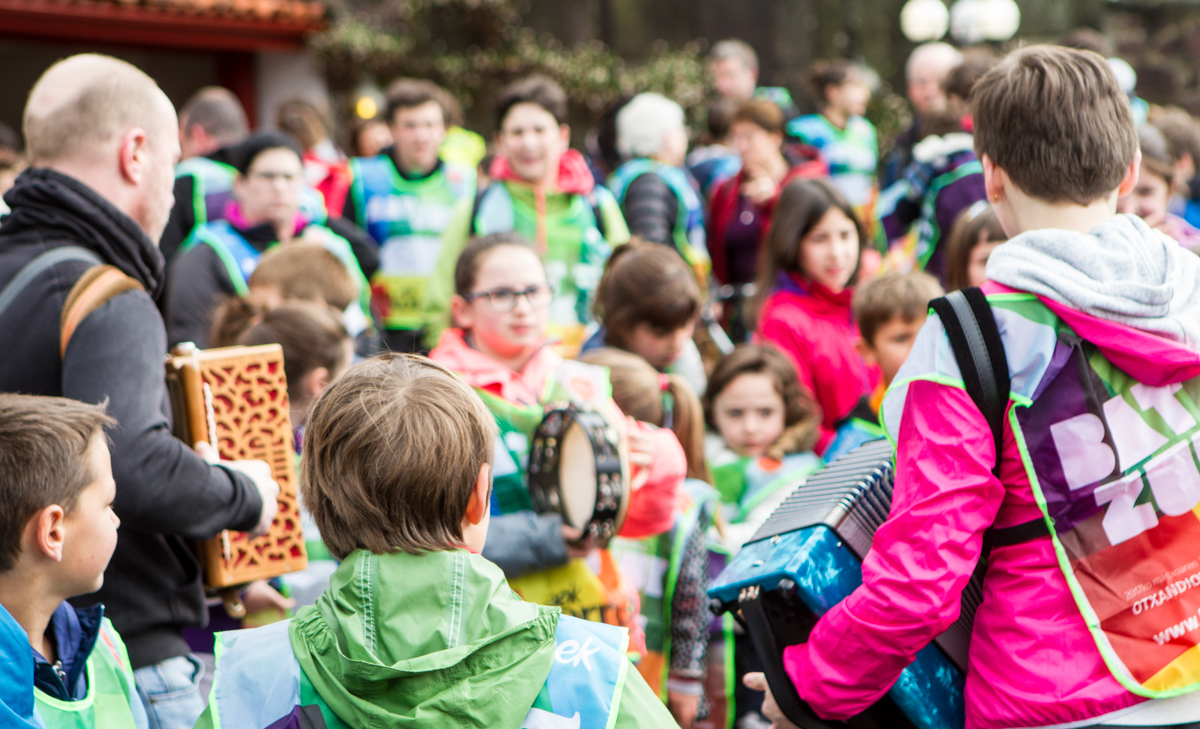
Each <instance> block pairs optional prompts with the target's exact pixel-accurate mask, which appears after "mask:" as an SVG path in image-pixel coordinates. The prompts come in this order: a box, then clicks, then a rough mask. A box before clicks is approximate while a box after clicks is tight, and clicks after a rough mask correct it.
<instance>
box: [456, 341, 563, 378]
mask: <svg viewBox="0 0 1200 729" xmlns="http://www.w3.org/2000/svg"><path fill="white" fill-rule="evenodd" d="M466 341H467V345H468V346H470V347H471V349H474V350H475V351H476V352H480V353H481V354H486V355H487V356H488V357H490V358H491V359H493V360H495V361H496V362H498V363H500V364H502V365H504V366H505V367H507V368H508V369H510V370H512V371H513V372H516V373H517V374H521V372H523V371H524V370H525V366H526V365H528V364H529V362H530V361H531V360H532V359H533V357H534V355H536V354H537V353H538V352H539V351H541V349H542V347H541V346H539V347H536V348H535V349H533V350H532V351H526V350H522V351H521V353H520V354H517V355H513V356H511V357H505V356H504V355H502V354H500V353H498V352H494V351H492V350H491V349H490V348H489V347H487V346H486V345H484V344H483V343H482V342H480V340H479V339H477V338H476V337H475V336H473V335H472V334H471V333H470V332H467V334H466ZM542 346H545V345H542Z"/></svg>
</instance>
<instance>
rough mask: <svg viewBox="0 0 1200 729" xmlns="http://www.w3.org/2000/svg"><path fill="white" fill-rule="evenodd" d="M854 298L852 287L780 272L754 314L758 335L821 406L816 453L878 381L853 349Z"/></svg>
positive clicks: (855, 331) (855, 335)
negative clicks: (776, 350)
mask: <svg viewBox="0 0 1200 729" xmlns="http://www.w3.org/2000/svg"><path fill="white" fill-rule="evenodd" d="M853 297H854V289H852V288H847V289H845V290H843V291H842V292H841V293H837V294H835V293H833V292H832V291H830V290H829V289H827V288H825V287H824V286H821V285H820V284H815V283H811V282H807V281H804V280H803V279H801V278H800V277H799V276H797V275H795V274H780V277H779V283H778V285H777V286H776V287H775V291H774V292H773V293H772V294H771V295H770V297H768V298H767V300H766V302H765V303H764V304H763V307H762V311H761V312H760V313H759V317H758V339H759V340H760V341H767V342H770V343H772V344H774V345H775V346H777V347H779V349H780V350H782V351H783V352H784V353H785V354H787V355H788V356H789V357H790V358H791V359H792V362H793V363H794V364H795V365H796V373H797V374H798V375H799V377H800V385H801V386H802V387H803V388H804V389H805V390H806V391H807V392H808V394H809V395H810V396H811V397H812V398H813V399H814V400H815V401H816V403H817V404H818V405H820V406H821V438H820V440H818V441H817V447H816V448H815V450H816V452H817V453H824V452H825V448H826V447H828V445H829V443H830V442H832V440H833V437H834V434H835V433H836V431H837V428H836V427H835V426H836V424H837V422H838V421H839V420H841V419H842V418H844V417H846V416H847V415H848V414H849V413H850V411H851V410H853V409H854V406H855V404H857V403H858V400H859V398H861V397H862V396H863V395H868V394H870V393H871V391H872V390H874V389H875V387H876V386H877V385H878V384H879V379H880V375H879V368H878V367H870V368H868V367H867V365H866V364H865V363H864V362H863V359H862V356H861V355H860V354H859V353H858V350H857V349H856V348H855V343H856V342H857V341H858V325H857V324H855V323H854V312H853V310H852V309H851V308H850V301H851V299H853Z"/></svg>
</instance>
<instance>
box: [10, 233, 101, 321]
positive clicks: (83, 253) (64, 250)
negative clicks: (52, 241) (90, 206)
mask: <svg viewBox="0 0 1200 729" xmlns="http://www.w3.org/2000/svg"><path fill="white" fill-rule="evenodd" d="M66 261H83V262H85V263H90V264H92V265H93V266H95V265H99V264H100V263H102V261H101V260H100V256H98V255H96V254H95V253H93V252H92V251H89V250H88V249H86V248H82V247H80V246H59V247H57V248H51V249H50V250H48V251H44V252H42V253H39V254H38V255H37V256H36V257H34V259H33V260H32V261H30V262H29V263H26V264H25V265H24V266H22V267H21V270H20V271H17V275H16V276H14V277H13V279H12V280H11V281H9V282H8V284H7V285H6V286H5V287H4V288H3V289H0V316H3V314H4V310H5V309H7V308H8V307H9V306H10V305H11V304H12V302H13V301H15V300H16V298H17V297H18V296H19V295H20V294H21V292H22V291H24V290H25V287H26V286H28V285H29V284H30V283H32V282H33V280H34V279H35V278H37V277H38V276H40V275H41V274H42V273H43V272H44V271H46V270H47V269H49V268H50V267H51V266H54V265H56V264H59V263H64V262H66Z"/></svg>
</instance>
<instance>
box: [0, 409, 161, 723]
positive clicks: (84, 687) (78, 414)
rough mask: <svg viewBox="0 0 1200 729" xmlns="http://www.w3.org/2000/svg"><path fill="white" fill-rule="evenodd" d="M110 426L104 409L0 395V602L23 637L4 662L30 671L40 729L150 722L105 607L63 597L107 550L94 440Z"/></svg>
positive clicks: (104, 561) (109, 486)
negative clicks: (81, 604)
mask: <svg viewBox="0 0 1200 729" xmlns="http://www.w3.org/2000/svg"><path fill="white" fill-rule="evenodd" d="M115 424H116V423H115V422H114V421H113V419H112V418H110V417H108V416H107V415H105V414H104V406H103V405H88V404H85V403H82V402H78V401H75V400H67V399H65V398H58V397H31V396H25V395H9V394H0V502H2V503H3V504H4V508H3V509H2V510H0V606H2V609H3V610H4V611H7V614H11V615H12V617H13V618H15V620H16V622H17V623H19V624H20V626H21V628H22V629H24V631H25V633H26V635H27V636H28V640H27V642H25V645H24V647H23V648H18V650H21V651H23V653H24V657H21V656H20V654H18V655H12V656H9V655H7V654H6V656H5V663H6V664H7V663H10V662H11V663H13V664H15V665H16V666H24V667H26V668H31V669H32V670H31V673H30V676H29V678H32V684H33V696H32V698H33V703H34V705H35V713H36V716H37V717H38V718H40V720H41V725H43V726H45V727H46V729H60V728H61V729H92V728H93V727H101V728H107V727H122V728H126V727H137V728H138V729H145V728H146V727H147V726H148V721H147V718H146V711H145V707H144V706H143V705H142V700H141V699H140V698H139V696H138V693H137V689H136V687H135V686H134V680H133V671H132V669H131V666H130V663H129V656H128V654H126V652H125V644H124V643H122V642H121V636H119V635H118V634H117V631H116V630H115V629H114V628H113V626H112V623H110V622H109V620H108V618H106V617H104V606H103V605H94V606H92V607H88V608H82V609H77V608H75V607H73V606H72V605H71V604H70V603H68V602H67V600H68V599H69V598H72V597H77V596H79V595H86V594H88V593H92V592H95V591H96V590H98V589H100V585H101V584H103V583H104V570H105V568H106V567H107V566H108V561H109V559H111V558H112V554H113V550H114V549H115V548H116V546H117V527H118V526H119V525H120V523H121V522H120V519H118V518H117V516H116V514H114V513H113V510H112V502H113V499H114V498H115V497H116V482H115V481H114V480H113V474H112V464H111V462H110V460H109V453H108V442H107V441H106V439H105V435H104V428H105V427H106V426H113V425H115ZM30 653H32V658H33V660H32V662H30V661H29V658H28V656H29V655H30ZM17 678H20V679H21V681H22V685H25V686H28V685H29V684H28V683H27V682H28V681H29V678H25V677H17ZM5 688H6V690H7V688H8V687H5ZM6 703H7V701H6ZM22 713H24V711H22ZM0 716H3V714H0ZM5 726H6V727H7V726H9V724H8V723H6V724H5Z"/></svg>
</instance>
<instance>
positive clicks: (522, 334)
mask: <svg viewBox="0 0 1200 729" xmlns="http://www.w3.org/2000/svg"><path fill="white" fill-rule="evenodd" d="M471 294H473V295H474V296H473V297H471V300H470V301H462V302H461V303H460V304H459V305H457V306H456V307H455V317H456V318H457V319H458V323H459V325H460V326H461V327H462V328H463V329H465V330H467V331H469V332H470V333H471V336H472V338H473V339H474V343H475V346H476V347H477V348H478V349H479V350H480V351H482V352H484V353H485V354H487V355H489V356H491V357H493V358H495V359H500V360H512V359H519V358H521V357H523V356H525V355H529V354H532V353H533V352H535V351H537V349H538V348H539V347H541V346H542V344H544V343H545V341H546V328H547V326H548V324H549V319H550V312H549V308H548V307H549V303H550V298H551V297H550V287H549V285H548V284H547V283H546V271H545V269H544V268H542V262H541V260H540V259H538V257H537V254H536V253H534V252H533V251H532V250H531V249H529V248H525V247H524V246H508V245H505V246H497V247H496V248H493V249H491V250H490V251H487V252H485V253H484V254H483V255H482V256H481V257H480V259H479V268H478V270H477V271H476V273H475V286H474V288H472V289H471ZM506 309H507V310H506Z"/></svg>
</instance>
